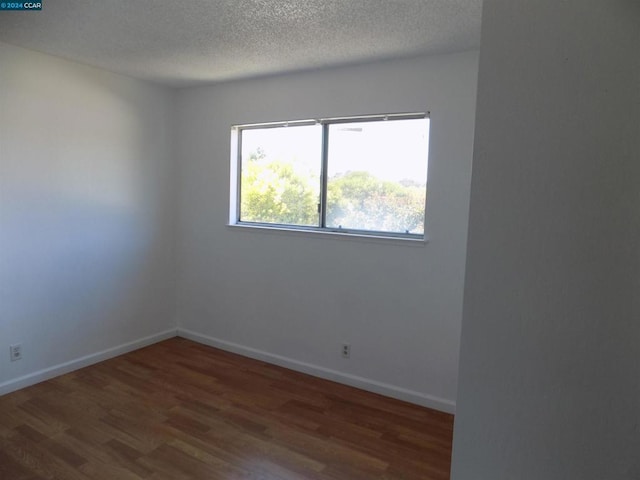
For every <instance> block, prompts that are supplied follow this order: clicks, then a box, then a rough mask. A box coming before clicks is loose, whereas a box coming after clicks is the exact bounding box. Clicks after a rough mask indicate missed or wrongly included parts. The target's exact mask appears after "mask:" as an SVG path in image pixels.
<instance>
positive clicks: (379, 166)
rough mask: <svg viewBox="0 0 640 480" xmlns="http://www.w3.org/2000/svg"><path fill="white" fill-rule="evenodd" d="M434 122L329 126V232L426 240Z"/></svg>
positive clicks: (412, 120)
mask: <svg viewBox="0 0 640 480" xmlns="http://www.w3.org/2000/svg"><path fill="white" fill-rule="evenodd" d="M428 151H429V119H426V118H425V119H411V120H387V121H370V122H353V123H336V124H331V125H329V151H328V172H327V173H328V175H327V217H326V223H327V227H330V228H345V229H352V230H373V231H380V232H394V233H396V232H397V233H414V234H421V235H422V234H424V209H425V202H426V194H427V157H428Z"/></svg>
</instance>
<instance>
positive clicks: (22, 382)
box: [0, 328, 177, 395]
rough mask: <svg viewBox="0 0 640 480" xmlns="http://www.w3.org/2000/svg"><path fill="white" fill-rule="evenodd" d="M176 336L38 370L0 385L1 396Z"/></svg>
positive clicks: (153, 338) (167, 334)
mask: <svg viewBox="0 0 640 480" xmlns="http://www.w3.org/2000/svg"><path fill="white" fill-rule="evenodd" d="M176 335H177V331H176V329H175V328H172V329H170V330H165V331H164V332H160V333H156V334H154V335H149V336H148V337H143V338H139V339H138V340H134V341H132V342H128V343H123V344H122V345H118V346H115V347H112V348H108V349H106V350H102V351H100V352H97V353H92V354H90V355H86V356H84V357H80V358H76V359H74V360H71V361H69V362H64V363H60V364H58V365H54V366H53V367H48V368H44V369H42V370H38V371H37V372H33V373H29V374H27V375H24V376H22V377H18V378H15V379H13V380H9V381H6V382H3V383H0V395H5V394H7V393H11V392H14V391H16V390H20V389H21V388H25V387H29V386H31V385H35V384H36V383H40V382H44V381H45V380H49V379H50V378H53V377H58V376H60V375H64V374H65V373H69V372H73V371H74V370H79V369H80V368H84V367H88V366H89V365H93V364H94V363H98V362H102V361H104V360H108V359H110V358H113V357H117V356H118V355H122V354H124V353H129V352H132V351H134V350H138V349H139V348H143V347H146V346H148V345H152V344H154V343H158V342H161V341H163V340H167V339H169V338H173V337H175V336H176Z"/></svg>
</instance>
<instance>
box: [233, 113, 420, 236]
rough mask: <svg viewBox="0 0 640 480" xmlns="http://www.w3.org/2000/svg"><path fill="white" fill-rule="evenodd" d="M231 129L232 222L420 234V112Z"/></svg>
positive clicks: (348, 231) (385, 233) (384, 233)
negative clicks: (233, 150) (232, 164)
mask: <svg viewBox="0 0 640 480" xmlns="http://www.w3.org/2000/svg"><path fill="white" fill-rule="evenodd" d="M232 132H233V138H234V144H235V148H237V152H236V153H237V158H234V159H233V161H234V162H235V161H237V165H236V167H237V168H232V171H233V172H235V174H236V177H237V178H236V179H235V180H234V181H235V182H237V185H236V186H237V189H233V188H232V195H233V194H237V199H236V200H237V201H236V202H233V199H232V210H233V211H232V223H237V224H253V225H268V226H281V227H291V228H300V229H311V230H328V231H337V232H344V233H357V234H374V235H375V234H379V235H380V234H381V235H391V236H405V237H417V238H423V237H424V219H425V215H424V214H425V205H426V194H427V159H428V150H429V118H428V116H427V115H426V114H396V115H384V116H383V115H377V116H367V117H354V118H336V119H325V120H318V121H315V120H310V121H292V122H278V123H272V124H258V125H241V126H237V127H234V129H233V131H232ZM234 190H235V191H234Z"/></svg>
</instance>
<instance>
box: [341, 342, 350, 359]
mask: <svg viewBox="0 0 640 480" xmlns="http://www.w3.org/2000/svg"><path fill="white" fill-rule="evenodd" d="M350 356H351V345H349V344H348V343H343V344H342V357H343V358H349V357H350Z"/></svg>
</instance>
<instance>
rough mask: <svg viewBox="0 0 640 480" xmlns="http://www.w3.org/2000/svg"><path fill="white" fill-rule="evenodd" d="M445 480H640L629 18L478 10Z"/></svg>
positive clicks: (550, 5) (493, 0)
mask: <svg viewBox="0 0 640 480" xmlns="http://www.w3.org/2000/svg"><path fill="white" fill-rule="evenodd" d="M483 15H484V17H483V25H482V42H483V43H482V51H481V55H480V74H479V85H478V107H477V117H476V126H477V127H476V136H475V151H474V159H473V162H474V163H473V180H472V188H471V210H470V223H469V243H468V257H467V278H466V286H465V302H464V319H463V331H462V345H461V365H460V389H459V394H458V410H457V415H456V425H455V434H454V454H453V469H452V478H453V479H454V480H467V479H468V480H483V479H486V480H501V479H509V480H513V479H517V480H527V479H532V480H534V479H535V480H540V479H545V480H554V479H558V480H569V479H571V480H573V479H580V480H590V479H593V480H595V479H598V480H600V479H607V480H617V479H629V480H631V479H635V480H637V479H638V478H640V256H639V253H640V252H639V251H638V246H639V245H640V55H639V52H640V3H638V2H635V1H632V0H613V1H608V2H603V1H600V0H566V1H564V2H558V1H557V0H537V1H535V2H532V1H530V0H518V1H513V0H485V2H484V13H483Z"/></svg>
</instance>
